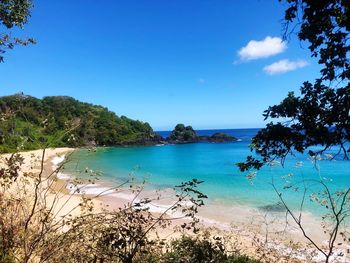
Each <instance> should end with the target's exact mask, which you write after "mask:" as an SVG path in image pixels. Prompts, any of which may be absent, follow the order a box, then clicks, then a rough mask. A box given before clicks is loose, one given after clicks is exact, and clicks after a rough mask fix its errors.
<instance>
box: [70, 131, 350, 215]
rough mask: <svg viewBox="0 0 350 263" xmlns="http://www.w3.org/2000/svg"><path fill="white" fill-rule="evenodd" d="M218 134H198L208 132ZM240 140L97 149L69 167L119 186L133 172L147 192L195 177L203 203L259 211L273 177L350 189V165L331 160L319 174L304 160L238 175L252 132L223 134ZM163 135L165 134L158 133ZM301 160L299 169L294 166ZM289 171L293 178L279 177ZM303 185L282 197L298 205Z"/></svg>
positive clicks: (313, 188)
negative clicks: (144, 183)
mask: <svg viewBox="0 0 350 263" xmlns="http://www.w3.org/2000/svg"><path fill="white" fill-rule="evenodd" d="M213 132H216V131H200V134H211V133H213ZM225 132H227V133H230V134H232V135H234V136H236V137H237V138H239V139H240V140H241V141H238V142H233V143H222V144H213V143H196V144H183V145H164V146H147V147H118V148H99V149H98V150H97V151H96V152H88V151H87V150H80V151H78V152H76V153H75V154H74V156H73V159H74V161H73V162H72V164H71V165H70V166H69V167H68V169H69V171H70V172H71V173H74V171H75V170H84V169H85V168H86V167H88V168H89V169H93V170H99V171H101V172H102V178H103V179H106V180H109V181H111V182H115V183H117V182H120V181H123V180H125V179H127V178H128V176H129V174H130V173H132V174H133V175H134V176H135V177H137V178H139V179H140V180H141V179H144V178H146V179H147V182H148V185H147V187H148V188H151V189H166V188H172V187H173V186H175V185H178V184H179V183H181V182H184V181H188V180H191V179H192V178H197V179H199V180H203V181H204V183H203V184H202V185H201V187H200V190H201V191H202V192H203V193H205V194H206V195H207V196H208V201H207V203H209V204H210V203H216V202H220V203H221V204H224V205H230V204H233V203H236V204H243V205H249V206H252V207H258V208H263V207H265V206H271V205H274V204H276V203H277V202H278V198H277V195H276V193H275V192H274V190H273V187H272V185H271V182H272V179H274V182H275V184H276V185H277V186H278V187H279V188H280V189H282V187H283V186H285V185H289V182H294V183H296V182H298V181H301V180H302V179H306V180H309V179H315V180H317V179H319V178H320V176H321V177H322V178H327V179H326V182H327V185H329V186H330V188H331V189H332V190H333V191H335V190H343V189H344V188H347V187H349V186H350V181H349V179H348V178H349V171H350V161H343V160H342V159H341V158H338V159H337V160H335V161H322V162H320V163H319V166H320V173H318V172H317V170H316V169H315V167H314V165H313V164H312V163H311V162H310V161H308V160H307V158H306V157H304V156H299V157H297V158H296V157H295V158H290V159H288V160H287V161H286V163H285V167H284V168H283V167H281V166H276V167H272V168H264V169H263V170H262V171H259V172H258V173H257V175H256V178H255V179H254V180H253V181H250V180H248V179H247V177H246V174H245V173H241V172H239V171H238V169H237V167H236V166H235V163H237V162H240V161H243V160H244V159H245V157H246V156H247V155H248V154H250V151H249V148H248V145H249V143H250V139H251V137H252V136H253V135H254V134H255V133H256V132H257V130H256V129H240V130H226V131H225ZM162 135H163V136H166V135H167V132H162ZM300 161H302V162H303V165H302V166H301V167H299V168H296V167H295V164H296V163H297V162H300ZM289 173H293V174H294V175H293V176H292V177H287V179H283V178H282V177H284V176H286V175H287V174H289ZM307 185H308V187H310V189H309V190H308V195H310V194H311V193H313V192H317V191H319V190H320V186H319V185H318V184H314V183H307ZM301 189H302V184H300V185H299V189H298V190H297V191H292V190H283V197H284V198H285V199H286V201H287V202H288V204H289V205H291V206H292V207H293V208H297V207H298V206H299V204H300V201H301V197H302V195H301V191H300V190H301ZM306 209H307V210H309V211H311V212H313V213H323V212H324V211H323V210H322V209H321V208H320V206H319V205H314V204H313V203H310V202H307V203H306Z"/></svg>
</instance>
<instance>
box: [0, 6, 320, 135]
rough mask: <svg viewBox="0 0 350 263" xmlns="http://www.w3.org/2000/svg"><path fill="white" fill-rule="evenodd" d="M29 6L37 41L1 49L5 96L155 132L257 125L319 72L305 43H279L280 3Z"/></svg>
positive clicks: (0, 89) (28, 31)
mask: <svg viewBox="0 0 350 263" xmlns="http://www.w3.org/2000/svg"><path fill="white" fill-rule="evenodd" d="M34 3H35V7H34V9H33V12H32V17H31V19H30V22H29V24H28V25H26V27H25V28H24V30H23V32H20V33H19V34H20V35H23V36H33V37H35V38H36V40H37V44H36V45H34V46H30V47H25V48H22V47H18V48H16V49H15V50H12V51H9V52H8V53H6V57H5V63H4V64H1V65H0V75H1V82H0V93H1V95H8V94H12V93H16V92H19V91H23V92H24V93H26V94H30V95H33V96H36V97H43V96H49V95H68V96H72V97H74V98H76V99H79V100H82V101H85V102H90V103H94V104H100V105H103V106H106V107H108V108H109V109H110V110H112V111H114V112H116V113H117V114H118V115H126V116H128V117H131V118H135V119H139V120H143V121H148V122H149V123H150V124H151V125H152V127H153V128H154V129H155V130H166V129H170V128H173V126H175V125H176V124H177V123H180V122H181V123H185V124H187V125H192V126H193V127H194V128H196V129H203V128H245V127H262V126H263V124H264V123H263V118H262V112H263V110H264V109H266V108H267V107H268V106H269V105H273V104H276V103H278V102H279V101H281V99H283V98H284V97H285V95H286V94H287V92H288V91H292V90H294V91H297V90H298V89H299V87H300V85H301V84H302V82H303V81H305V80H308V79H309V80H312V79H313V78H315V77H316V76H317V73H318V66H317V63H316V61H315V60H314V59H313V58H310V55H309V52H308V50H307V45H306V44H301V43H299V41H298V40H297V39H296V37H295V36H294V37H292V39H291V41H289V42H287V43H283V42H281V40H280V39H279V38H280V37H281V36H282V26H281V19H282V18H283V10H284V6H283V5H282V4H280V3H279V2H278V1H277V0H259V1H258V0H250V1H246V0H235V1H227V0H217V1H214V0H210V1H209V0H208V1H206V0H198V1H196V0H190V1H189V0H182V1H180V0H176V1H164V0H159V1H158V0H152V1H146V0H130V1H119V0H115V1H114V0H101V1H96V0H60V1H54V0H35V1H34ZM252 41H253V42H252ZM254 41H255V42H254Z"/></svg>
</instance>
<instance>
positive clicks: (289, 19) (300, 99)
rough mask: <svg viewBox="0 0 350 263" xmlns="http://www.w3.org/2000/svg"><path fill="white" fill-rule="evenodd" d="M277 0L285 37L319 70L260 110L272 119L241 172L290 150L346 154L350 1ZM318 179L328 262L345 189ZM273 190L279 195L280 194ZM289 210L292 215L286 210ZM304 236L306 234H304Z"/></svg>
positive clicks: (349, 130) (349, 125)
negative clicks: (302, 47)
mask: <svg viewBox="0 0 350 263" xmlns="http://www.w3.org/2000/svg"><path fill="white" fill-rule="evenodd" d="M279 1H280V2H285V3H286V4H287V8H286V10H285V16H284V27H285V36H284V37H285V38H289V37H290V36H292V34H293V33H294V32H297V37H298V38H299V40H300V41H302V42H304V43H306V44H307V45H308V49H309V50H310V52H311V56H312V57H315V58H316V59H317V60H318V63H319V65H321V67H322V68H321V70H320V76H319V77H318V78H317V79H316V80H314V81H313V82H311V81H305V82H304V83H303V84H302V86H301V89H300V95H296V94H294V93H293V92H290V93H289V94H288V96H287V97H286V98H285V99H284V100H283V101H282V102H281V103H280V104H278V105H274V106H271V107H269V108H268V109H267V110H266V111H265V112H264V114H263V116H264V118H265V120H271V121H270V122H269V123H268V124H267V125H266V127H265V128H264V129H262V130H260V131H259V132H258V134H257V135H256V136H255V137H254V138H253V140H252V144H251V151H253V152H255V153H256V155H255V156H253V155H250V156H248V157H247V160H246V161H245V162H242V163H239V164H238V166H239V168H240V170H241V171H248V170H251V169H253V170H254V169H257V170H259V169H260V168H262V167H263V166H264V165H266V164H268V163H271V162H272V161H275V160H277V161H281V163H282V164H283V163H284V160H285V158H286V157H287V155H289V154H294V153H307V154H309V155H310V156H311V157H312V158H314V159H315V158H316V157H319V156H321V155H322V154H324V153H325V151H327V150H329V149H330V148H331V147H333V148H334V147H337V149H338V151H337V152H338V153H337V155H338V157H343V158H344V159H348V158H349V157H348V155H349V152H350V148H349V144H348V143H349V141H350V116H349V114H350V83H349V79H350V64H349V63H350V62H349V53H350V1H348V0H328V1H314V0H285V1H282V0H279ZM312 146H317V147H314V148H316V149H317V150H312V149H314V148H310V147H312ZM320 183H321V184H323V187H324V192H325V193H326V194H327V200H328V205H327V207H328V208H329V209H330V210H331V214H332V219H333V220H334V222H335V224H334V228H333V229H332V231H331V232H330V239H329V241H330V242H329V246H328V251H324V250H322V249H321V248H320V247H317V244H314V245H315V246H316V248H317V249H318V250H322V251H321V252H322V253H323V254H324V255H325V256H326V262H329V258H330V256H331V255H332V253H333V249H334V245H335V240H336V239H337V235H338V234H339V233H338V231H339V224H340V223H342V221H343V220H344V217H345V216H346V214H344V213H346V210H347V209H346V208H345V205H346V201H347V200H348V199H349V192H350V188H348V189H345V190H344V191H342V192H339V193H338V196H336V197H333V196H332V195H331V192H330V191H329V189H328V187H327V185H326V184H325V183H324V182H322V181H321V182H320ZM276 192H277V193H278V195H279V196H280V198H281V196H282V194H281V193H280V192H278V191H277V190H276ZM304 197H305V195H304ZM282 201H283V199H282ZM288 212H289V213H290V215H291V216H292V217H293V216H294V215H293V213H292V211H291V210H289V211H288ZM294 219H295V222H296V223H297V224H298V225H299V226H300V227H301V228H302V225H301V219H300V220H299V218H298V217H297V216H296V217H295V218H294ZM302 230H303V229H302ZM304 235H305V236H306V237H307V238H310V237H308V236H307V234H306V233H305V232H304ZM309 241H310V240H309ZM311 241H312V240H311Z"/></svg>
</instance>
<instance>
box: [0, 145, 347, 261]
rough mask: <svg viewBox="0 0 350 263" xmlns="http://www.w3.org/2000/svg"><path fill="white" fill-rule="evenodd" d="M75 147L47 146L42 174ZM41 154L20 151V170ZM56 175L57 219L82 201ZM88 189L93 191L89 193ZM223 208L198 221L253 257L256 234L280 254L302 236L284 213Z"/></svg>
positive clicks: (119, 199)
mask: <svg viewBox="0 0 350 263" xmlns="http://www.w3.org/2000/svg"><path fill="white" fill-rule="evenodd" d="M76 150H77V149H74V148H55V149H48V150H47V152H46V154H45V160H44V173H45V176H47V175H49V174H52V173H53V172H54V171H55V170H56V168H57V167H58V166H59V165H60V164H61V163H62V162H64V161H66V160H67V159H66V157H67V155H68V154H69V155H70V154H71V153H73V152H74V151H76ZM41 153H42V150H36V151H28V152H22V153H21V155H22V156H23V157H24V158H25V160H26V162H25V163H24V165H23V166H22V172H27V171H29V170H31V171H37V172H38V170H37V167H34V166H33V163H32V162H29V163H28V160H32V159H33V158H34V159H36V160H38V159H39V158H38V157H40V154H41ZM4 156H6V155H1V157H4ZM55 177H56V179H55V183H56V184H55V189H54V190H55V191H56V192H57V193H58V195H60V200H59V202H57V204H55V207H61V206H62V205H63V206H64V204H66V203H67V202H68V201H69V206H65V207H64V209H59V211H55V209H54V216H55V217H56V218H57V219H59V218H60V217H61V216H62V215H65V214H67V213H69V212H70V210H71V208H72V207H73V206H78V205H79V203H80V202H81V194H72V191H70V190H69V189H68V188H67V186H68V185H69V181H70V180H72V176H70V175H69V174H66V173H64V172H63V173H62V172H60V173H58V174H57V175H55ZM112 187H113V182H110V181H107V180H101V181H99V182H98V184H90V185H89V184H88V185H87V187H86V189H87V190H90V193H89V191H87V193H86V195H87V196H90V197H93V196H94V195H96V194H99V192H98V191H99V190H98V189H100V191H101V189H102V191H106V190H108V188H112ZM91 190H92V191H93V192H91ZM152 194H154V191H153V193H152V191H150V190H147V191H145V193H144V194H143V195H142V196H141V197H140V198H142V197H144V196H147V195H152ZM173 194H174V192H171V191H166V195H169V196H171V195H173ZM133 197H134V196H132V194H130V192H129V193H128V192H127V191H125V190H123V189H122V190H121V191H118V192H113V191H112V192H111V191H110V192H108V191H106V192H105V193H104V194H103V195H102V196H99V197H97V198H96V199H95V200H94V204H95V206H96V209H97V211H98V210H99V209H102V208H107V209H111V210H113V209H118V208H121V207H123V205H124V204H126V203H128V202H130V201H131V200H132V199H133ZM50 199H51V200H50ZM54 200H55V199H54V197H52V198H49V202H55V201H54ZM170 200H171V199H170ZM163 201H164V200H163ZM168 206H169V203H166V202H165V203H161V202H159V203H154V204H150V206H149V209H150V212H151V213H161V212H162V211H164V210H165V209H166V208H167V207H168ZM224 208H225V209H223V206H218V204H216V205H215V204H214V205H213V204H209V205H205V206H204V207H203V208H201V209H200V210H199V216H198V218H199V219H200V220H201V223H202V225H203V226H204V227H205V228H210V229H211V230H210V231H211V232H212V233H216V232H217V233H222V232H228V231H231V232H232V233H233V234H234V235H235V238H236V239H237V240H236V241H237V242H238V243H239V244H240V247H241V248H242V249H243V250H244V251H247V252H248V253H249V254H251V255H252V256H254V254H255V253H254V249H253V247H252V244H253V240H254V239H256V238H257V237H258V238H264V237H266V238H267V234H268V235H269V239H271V241H272V243H273V244H275V245H274V246H276V244H278V245H279V246H280V249H279V250H280V251H281V253H284V252H282V251H286V249H287V248H288V244H289V245H290V243H289V242H290V241H300V238H301V236H302V235H301V233H300V230H298V229H296V228H295V227H292V228H290V229H288V231H286V228H284V226H283V224H282V225H281V222H282V223H283V221H281V219H283V218H281V214H283V213H280V212H278V213H270V215H268V213H262V211H258V210H256V209H255V210H254V209H252V207H249V206H245V205H238V204H233V205H230V206H225V207H224ZM78 210H79V209H78ZM78 213H80V211H74V213H73V215H74V214H75V215H78ZM227 214H231V215H232V216H231V217H230V220H227V219H228V218H227ZM271 215H272V216H271ZM276 215H277V217H279V221H278V220H277V221H276ZM169 216H171V215H169ZM284 220H285V219H284ZM304 220H305V222H307V225H308V229H314V230H315V231H316V232H317V233H318V234H320V232H321V231H317V229H319V228H318V227H316V229H315V222H316V221H315V220H314V218H312V215H308V214H305V215H304ZM281 226H282V228H284V230H283V229H280V227H281ZM264 230H266V232H268V233H264ZM282 230H283V231H284V234H286V236H285V237H283V238H281V237H282V236H281V233H282ZM171 232H172V231H169V232H167V233H163V234H165V235H166V236H168V235H169V233H170V234H171ZM276 233H278V234H276ZM264 234H265V235H264ZM321 236H322V235H321ZM318 241H322V238H321V239H318ZM303 243H304V244H305V243H306V242H302V243H301V244H303ZM344 249H345V248H344ZM296 257H297V256H296ZM320 259H322V257H320Z"/></svg>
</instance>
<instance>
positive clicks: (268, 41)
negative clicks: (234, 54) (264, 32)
mask: <svg viewBox="0 0 350 263" xmlns="http://www.w3.org/2000/svg"><path fill="white" fill-rule="evenodd" d="M286 48H287V44H286V42H284V41H283V40H282V39H281V38H279V37H270V36H267V37H265V39H263V40H261V41H257V40H250V41H249V42H248V44H247V45H246V46H244V47H242V48H241V49H240V50H239V51H238V55H239V57H240V59H241V60H243V61H248V60H254V59H259V58H267V57H270V56H274V55H277V54H279V53H282V52H283V51H284V50H286Z"/></svg>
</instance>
